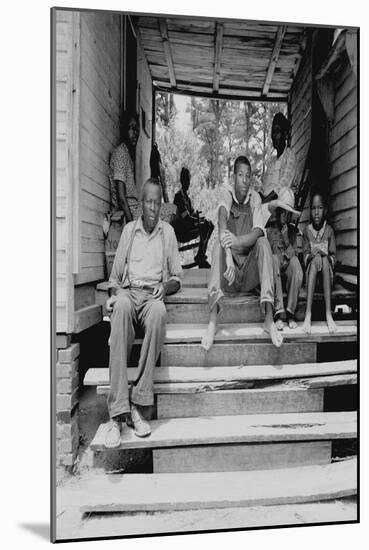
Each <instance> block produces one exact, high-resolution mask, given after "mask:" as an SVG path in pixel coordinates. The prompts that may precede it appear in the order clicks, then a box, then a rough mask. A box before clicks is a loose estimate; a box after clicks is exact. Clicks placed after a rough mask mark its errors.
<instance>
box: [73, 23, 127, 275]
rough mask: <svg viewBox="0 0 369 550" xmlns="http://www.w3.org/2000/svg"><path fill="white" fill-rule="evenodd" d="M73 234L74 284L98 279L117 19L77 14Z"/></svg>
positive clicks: (115, 104)
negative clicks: (76, 205) (76, 172)
mask: <svg viewBox="0 0 369 550" xmlns="http://www.w3.org/2000/svg"><path fill="white" fill-rule="evenodd" d="M80 33H81V35H80V50H81V66H80V113H79V115H80V147H79V187H78V194H79V235H78V266H77V269H76V270H75V284H77V285H79V284H85V283H88V282H94V281H97V280H99V279H101V278H102V277H103V275H104V240H103V234H102V222H103V219H104V214H105V213H106V212H107V211H108V210H109V203H110V188H109V159H110V155H111V153H112V151H113V149H114V147H116V146H117V145H118V143H119V115H120V109H121V100H122V98H121V85H120V82H121V74H120V67H121V46H120V44H121V35H120V15H118V14H114V13H93V12H83V13H81V29H80Z"/></svg>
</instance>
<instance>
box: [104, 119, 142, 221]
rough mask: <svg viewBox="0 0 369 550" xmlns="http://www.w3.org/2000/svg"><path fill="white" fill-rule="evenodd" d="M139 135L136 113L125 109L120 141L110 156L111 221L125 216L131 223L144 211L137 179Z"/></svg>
mask: <svg viewBox="0 0 369 550" xmlns="http://www.w3.org/2000/svg"><path fill="white" fill-rule="evenodd" d="M139 135H140V124H139V118H138V115H137V114H136V113H130V112H124V113H123V115H122V118H121V143H120V145H118V147H116V148H115V149H114V151H113V154H112V156H111V159H110V192H111V220H112V221H118V220H120V219H121V218H122V216H124V218H125V222H126V223H128V222H130V221H132V220H136V219H137V218H138V217H139V216H140V214H141V213H142V209H141V204H140V202H139V197H138V190H137V187H136V182H135V157H136V145H137V141H138V138H139Z"/></svg>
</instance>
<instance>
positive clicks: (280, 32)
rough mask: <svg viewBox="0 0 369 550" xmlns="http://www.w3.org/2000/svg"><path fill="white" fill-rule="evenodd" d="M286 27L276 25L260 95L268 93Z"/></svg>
mask: <svg viewBox="0 0 369 550" xmlns="http://www.w3.org/2000/svg"><path fill="white" fill-rule="evenodd" d="M286 29H287V27H286V26H285V25H281V26H279V27H278V30H277V32H276V35H275V41H274V46H273V50H272V55H271V57H270V61H269V65H268V70H267V73H266V77H265V82H264V86H263V91H262V96H266V95H268V92H269V88H270V85H271V83H272V80H273V74H274V71H275V68H276V65H277V63H278V58H279V54H280V52H281V47H282V42H283V38H284V35H285V33H286Z"/></svg>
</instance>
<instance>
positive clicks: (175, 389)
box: [96, 367, 357, 395]
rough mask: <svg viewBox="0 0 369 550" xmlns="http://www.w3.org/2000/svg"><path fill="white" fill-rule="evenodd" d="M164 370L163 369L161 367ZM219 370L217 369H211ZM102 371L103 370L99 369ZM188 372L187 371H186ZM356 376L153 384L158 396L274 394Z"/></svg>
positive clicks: (103, 389) (100, 389) (102, 391)
mask: <svg viewBox="0 0 369 550" xmlns="http://www.w3.org/2000/svg"><path fill="white" fill-rule="evenodd" d="M161 368H165V367H161ZM213 368H219V367H213ZM229 368H231V367H229ZM99 370H104V369H99ZM187 370H189V369H187ZM356 384H357V375H356V374H340V375H332V376H315V377H313V378H295V379H287V380H280V381H277V382H276V381H275V380H270V381H266V382H263V381H261V380H254V381H247V380H241V381H234V382H232V381H230V382H187V383H179V382H178V383H176V382H174V383H171V382H168V383H163V384H161V383H157V382H155V383H154V393H155V394H157V395H160V394H182V395H183V394H194V393H196V394H197V393H203V392H212V391H224V390H246V389H247V390H249V393H250V394H251V393H252V392H253V391H254V390H259V389H262V390H263V391H264V392H267V391H270V392H275V391H277V390H287V389H288V390H290V389H291V388H295V389H308V388H330V387H337V386H347V385H356ZM109 389H110V386H109V385H108V382H106V383H105V384H104V385H102V386H96V393H97V394H98V395H108V393H109Z"/></svg>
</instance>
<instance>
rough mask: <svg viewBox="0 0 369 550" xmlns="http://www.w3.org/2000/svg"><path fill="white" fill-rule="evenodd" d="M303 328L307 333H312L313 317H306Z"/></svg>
mask: <svg viewBox="0 0 369 550" xmlns="http://www.w3.org/2000/svg"><path fill="white" fill-rule="evenodd" d="M302 330H303V331H304V332H306V334H310V333H311V318H310V317H305V321H304V324H303V325H302Z"/></svg>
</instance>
